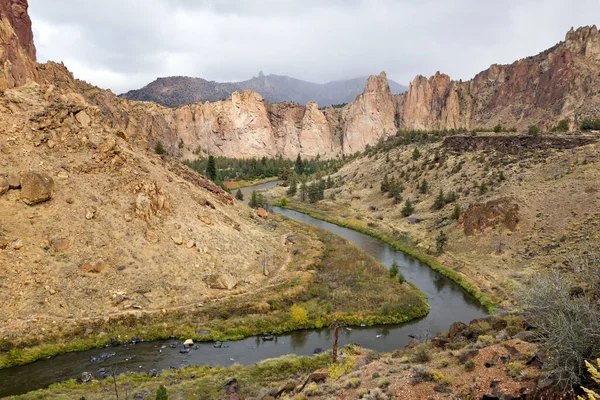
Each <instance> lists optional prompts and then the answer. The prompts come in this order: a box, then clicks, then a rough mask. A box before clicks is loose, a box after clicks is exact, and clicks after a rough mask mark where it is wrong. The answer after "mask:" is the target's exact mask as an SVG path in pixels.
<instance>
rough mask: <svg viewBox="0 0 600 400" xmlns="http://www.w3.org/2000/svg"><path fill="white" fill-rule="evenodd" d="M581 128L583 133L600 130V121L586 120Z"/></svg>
mask: <svg viewBox="0 0 600 400" xmlns="http://www.w3.org/2000/svg"><path fill="white" fill-rule="evenodd" d="M580 127H581V130H582V131H589V130H595V131H596V130H600V119H590V118H586V119H584V120H583V121H582V122H581V126H580Z"/></svg>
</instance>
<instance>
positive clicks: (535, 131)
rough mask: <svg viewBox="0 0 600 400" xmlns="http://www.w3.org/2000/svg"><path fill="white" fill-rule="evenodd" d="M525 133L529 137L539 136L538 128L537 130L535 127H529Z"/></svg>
mask: <svg viewBox="0 0 600 400" xmlns="http://www.w3.org/2000/svg"><path fill="white" fill-rule="evenodd" d="M527 133H528V134H530V135H531V136H538V135H539V134H540V128H538V127H537V126H536V125H531V126H529V128H528V129H527Z"/></svg>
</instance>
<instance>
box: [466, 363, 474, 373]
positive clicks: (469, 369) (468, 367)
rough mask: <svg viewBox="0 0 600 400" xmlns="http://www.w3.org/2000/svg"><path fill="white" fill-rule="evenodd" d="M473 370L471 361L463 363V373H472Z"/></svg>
mask: <svg viewBox="0 0 600 400" xmlns="http://www.w3.org/2000/svg"><path fill="white" fill-rule="evenodd" d="M474 369H475V363H474V362H473V360H469V361H467V362H466V363H465V371H467V372H472V371H473V370H474Z"/></svg>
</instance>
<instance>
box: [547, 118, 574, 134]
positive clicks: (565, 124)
mask: <svg viewBox="0 0 600 400" xmlns="http://www.w3.org/2000/svg"><path fill="white" fill-rule="evenodd" d="M568 130H569V120H568V119H563V120H561V121H559V122H558V124H556V125H555V126H553V127H552V129H550V131H551V132H567V131H568Z"/></svg>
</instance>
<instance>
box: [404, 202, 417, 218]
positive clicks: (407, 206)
mask: <svg viewBox="0 0 600 400" xmlns="http://www.w3.org/2000/svg"><path fill="white" fill-rule="evenodd" d="M413 211H415V208H414V207H413V205H412V203H411V202H410V200H409V199H406V201H405V202H404V207H403V208H402V211H401V212H402V216H403V217H408V216H410V215H411V214H412V213H413Z"/></svg>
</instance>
